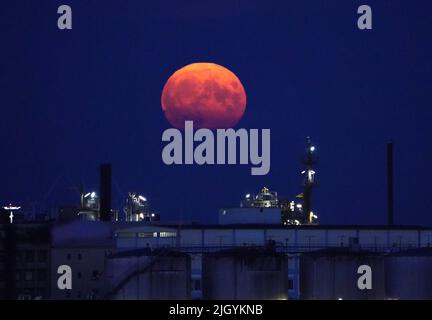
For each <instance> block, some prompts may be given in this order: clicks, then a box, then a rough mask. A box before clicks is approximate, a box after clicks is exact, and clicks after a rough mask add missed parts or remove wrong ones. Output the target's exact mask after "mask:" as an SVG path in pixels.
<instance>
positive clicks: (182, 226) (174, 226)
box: [118, 223, 432, 231]
mask: <svg viewBox="0 0 432 320" xmlns="http://www.w3.org/2000/svg"><path fill="white" fill-rule="evenodd" d="M140 227H159V228H172V229H180V230H181V229H286V230H298V229H300V230H341V229H343V230H346V229H352V230H358V229H359V230H416V231H418V230H432V227H425V226H410V225H394V226H388V225H334V224H333V225H322V224H321V225H298V226H285V225H281V224H265V223H260V224H197V223H192V224H163V223H158V224H148V225H142V224H141V225H137V226H133V225H131V226H130V228H124V229H123V230H125V229H127V230H130V229H135V228H140ZM123 230H122V231H123ZM118 231H120V230H118Z"/></svg>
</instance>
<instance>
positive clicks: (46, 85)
mask: <svg viewBox="0 0 432 320" xmlns="http://www.w3.org/2000/svg"><path fill="white" fill-rule="evenodd" d="M61 4H68V5H70V6H71V7H72V10H73V30H71V31H61V30H59V29H57V18H58V16H59V15H58V14H57V8H58V6H59V5H61ZM361 4H368V5H370V6H371V7H372V10H373V30H367V31H360V30H359V29H358V28H357V18H358V14H357V8H358V6H359V5H361ZM431 12H432V2H431V1H426V0H425V1H410V2H408V1H400V0H392V1H387V0H379V1H371V0H368V1H347V0H331V1H329V0H321V1H286V0H281V1H252V0H238V1H234V0H222V1H221V0H218V1H202V0H194V1H138V0H135V1H132V0H129V1H120V0H117V1H111V0H110V1H108V0H103V1H102V0H97V1H96V0H92V1H89V0H87V1H72V0H63V1H48V0H46V1H34V0H28V1H23V0H16V1H11V0H9V1H3V2H2V4H1V5H0V36H1V50H0V90H1V94H0V106H1V107H0V136H1V140H0V141H1V142H0V146H1V150H2V153H1V154H2V156H1V162H0V178H1V184H0V202H1V203H2V205H3V204H7V203H9V202H12V203H16V204H21V205H23V206H25V207H26V208H31V207H32V206H33V207H36V208H40V209H44V208H47V207H49V206H52V205H60V204H69V203H72V202H73V201H75V202H76V203H77V202H78V201H79V197H78V194H77V192H76V191H74V190H73V188H72V187H73V186H77V185H78V184H79V183H80V182H81V181H83V182H84V183H85V185H86V187H87V189H89V190H92V189H97V188H98V165H99V164H100V163H101V162H111V163H112V165H113V180H114V183H113V195H114V197H115V199H114V200H115V201H114V203H113V205H114V206H115V207H117V208H119V207H120V204H121V201H122V199H124V197H125V195H126V193H127V191H136V192H139V193H141V194H144V195H145V196H147V197H148V198H149V200H150V203H151V206H152V208H153V209H155V210H157V211H159V212H160V213H161V215H162V218H163V219H164V220H194V221H199V222H208V223H215V222H216V221H217V219H216V218H217V211H218V208H221V207H224V206H236V205H238V203H239V201H240V200H241V198H242V197H243V196H244V195H245V194H246V193H249V192H257V191H258V190H259V189H260V188H261V187H262V186H268V187H269V188H270V189H272V190H275V191H278V193H279V195H280V196H286V197H289V198H292V199H294V197H295V195H296V194H298V193H300V192H301V189H300V183H301V176H300V171H301V170H302V168H301V163H300V161H301V158H302V156H303V152H304V143H305V137H306V136H307V135H310V136H311V137H312V140H313V142H314V143H315V144H316V146H317V155H318V160H319V162H318V166H317V170H316V171H317V181H318V182H319V185H318V187H317V188H316V189H315V194H314V195H315V198H314V204H313V207H314V212H316V213H317V214H318V216H319V217H320V223H322V224H384V223H385V221H386V171H385V165H386V157H385V156H386V154H385V152H386V149H385V147H386V143H387V142H389V141H393V142H394V146H395V222H396V223H397V224H421V225H426V226H431V225H432V214H431V211H430V209H431V208H432V196H431V180H432V170H431V168H430V167H431V163H432V130H431V116H432V111H431V107H432V41H431V40H432V38H431V36H432V19H431ZM193 62H214V63H217V64H220V65H223V66H225V67H227V68H229V69H230V70H231V71H233V72H234V73H235V74H236V75H237V76H238V77H239V79H240V80H241V81H242V83H243V85H244V87H245V90H246V94H247V106H246V113H245V115H244V117H243V119H242V120H241V121H240V123H239V124H238V125H237V128H258V129H260V128H270V129H271V170H270V173H269V174H268V175H267V176H251V175H250V166H249V165H232V166H228V165H226V166H203V167H199V166H197V165H192V166H191V165H189V166H166V165H164V164H163V163H162V160H161V151H162V148H163V146H164V145H165V144H164V143H163V142H162V141H161V136H162V132H163V131H164V130H165V129H167V128H169V127H170V126H169V124H168V122H167V121H166V119H165V117H164V115H163V113H162V110H161V105H160V97H161V92H162V88H163V86H164V84H165V82H166V80H167V79H168V77H169V76H170V75H171V74H172V73H173V72H174V71H176V70H177V69H179V68H181V67H183V66H185V65H187V64H189V63H193Z"/></svg>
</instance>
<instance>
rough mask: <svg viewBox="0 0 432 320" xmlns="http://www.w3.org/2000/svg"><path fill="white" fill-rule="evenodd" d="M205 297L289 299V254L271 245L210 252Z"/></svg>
mask: <svg viewBox="0 0 432 320" xmlns="http://www.w3.org/2000/svg"><path fill="white" fill-rule="evenodd" d="M202 290H203V298H204V299H212V300H236V299H237V300H277V299H288V258H287V256H286V255H283V254H279V253H276V252H274V251H272V250H267V249H259V248H256V249H253V248H242V249H235V250H226V251H220V252H217V253H209V254H205V255H204V256H203V261H202Z"/></svg>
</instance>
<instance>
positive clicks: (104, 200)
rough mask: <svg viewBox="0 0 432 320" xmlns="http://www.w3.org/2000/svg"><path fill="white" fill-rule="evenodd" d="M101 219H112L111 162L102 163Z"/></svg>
mask: <svg viewBox="0 0 432 320" xmlns="http://www.w3.org/2000/svg"><path fill="white" fill-rule="evenodd" d="M99 188H100V190H99V192H100V220H101V221H111V164H108V163H104V164H101V165H100V186H99Z"/></svg>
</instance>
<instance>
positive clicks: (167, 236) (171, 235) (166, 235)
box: [160, 232, 177, 238]
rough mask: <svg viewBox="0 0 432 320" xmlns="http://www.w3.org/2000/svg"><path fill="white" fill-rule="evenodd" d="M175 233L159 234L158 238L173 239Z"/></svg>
mask: <svg viewBox="0 0 432 320" xmlns="http://www.w3.org/2000/svg"><path fill="white" fill-rule="evenodd" d="M176 236H177V233H176V232H161V233H160V237H161V238H173V237H176Z"/></svg>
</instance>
